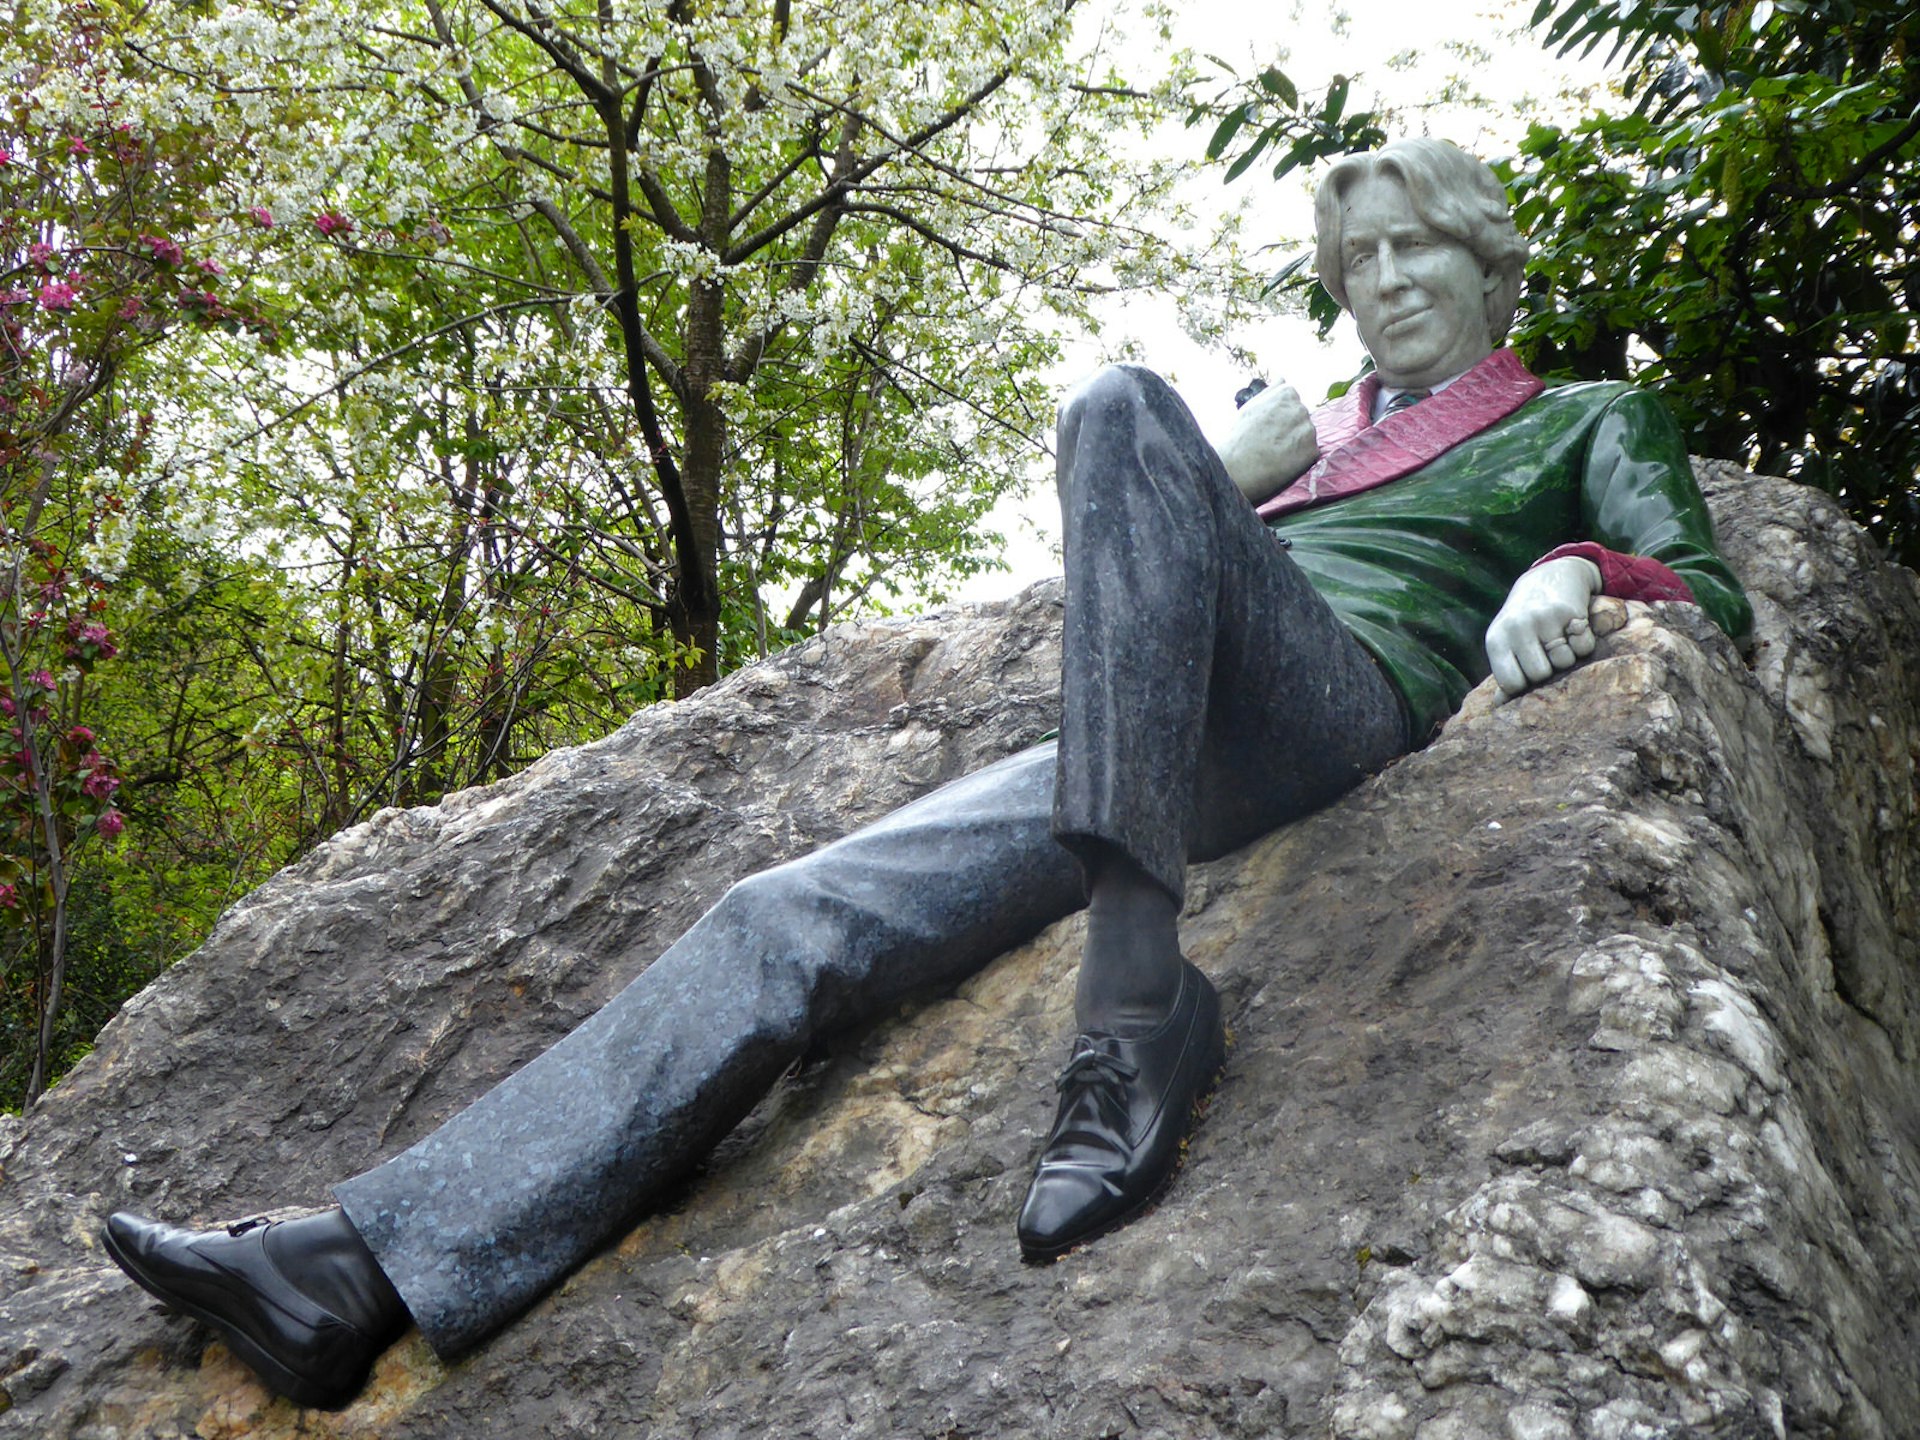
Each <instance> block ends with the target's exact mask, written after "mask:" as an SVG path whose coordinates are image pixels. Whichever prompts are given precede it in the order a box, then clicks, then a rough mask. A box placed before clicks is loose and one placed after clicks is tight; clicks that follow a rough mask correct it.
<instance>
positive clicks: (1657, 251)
mask: <svg viewBox="0 0 1920 1440" xmlns="http://www.w3.org/2000/svg"><path fill="white" fill-rule="evenodd" d="M1534 20H1535V24H1536V25H1538V26H1540V27H1541V28H1542V29H1543V32H1544V34H1545V36H1546V38H1547V39H1548V40H1549V42H1551V43H1557V44H1559V45H1561V46H1563V47H1574V46H1580V47H1584V48H1588V49H1591V48H1593V47H1596V46H1599V45H1602V44H1607V45H1609V46H1610V51H1609V53H1610V54H1612V55H1614V56H1616V57H1618V59H1619V61H1620V62H1621V63H1622V64H1624V65H1626V66H1627V67H1628V69H1627V86H1626V88H1627V92H1628V94H1629V97H1630V98H1631V97H1637V103H1636V104H1635V106H1634V108H1633V109H1632V110H1631V112H1630V113H1626V114H1616V115H1595V116H1592V117H1590V118H1588V119H1586V120H1584V121H1582V122H1580V123H1579V124H1577V125H1573V126H1570V127H1565V128H1559V127H1545V126H1536V127H1534V128H1533V129H1532V130H1531V131H1530V132H1529V134H1528V136H1527V138H1526V140H1525V142H1524V143H1523V145H1522V146H1521V151H1520V154H1519V156H1518V157H1516V158H1515V159H1514V160H1513V161H1512V162H1510V163H1509V164H1507V165H1505V166H1503V167H1498V168H1501V169H1502V170H1503V178H1505V179H1507V180H1508V181H1509V183H1510V185H1511V188H1512V191H1513V194H1514V196H1515V200H1516V213H1517V216H1518V218H1519V220H1520V222H1521V226H1522V229H1524V230H1526V231H1528V232H1529V233H1530V234H1531V235H1532V236H1533V237H1534V241H1535V247H1536V248H1535V255H1534V259H1533V263H1532V265H1531V266H1530V269H1529V277H1528V291H1527V295H1526V298H1525V300H1524V301H1523V305H1524V309H1523V313H1522V317H1521V322H1520V324H1519V326H1518V327H1517V330H1516V339H1517V342H1518V344H1519V346H1520V348H1521V349H1522V352H1523V353H1524V354H1525V355H1526V356H1527V357H1528V359H1529V360H1530V361H1531V362H1532V363H1534V364H1535V365H1536V366H1537V367H1538V368H1540V369H1542V370H1543V371H1545V372H1549V373H1556V374H1560V375H1565V376H1574V377H1580V378H1633V379H1637V380H1640V381H1642V382H1643V383H1650V384H1654V385H1657V386H1658V387H1659V389H1660V391H1661V393H1662V395H1663V396H1664V397H1665V398H1666V399H1667V401H1668V403H1669V404H1670V405H1672V407H1673V408H1674V410H1675V411H1676V413H1677V414H1678V415H1679V416H1680V418H1681V420H1682V423H1683V424H1684V425H1685V426H1686V428H1687V430H1688V432H1689V440H1690V443H1691V444H1692V446H1693V448H1694V449H1695V450H1696V451H1699V452H1701V453H1705V454H1712V455H1723V456H1727V457H1729V458H1733V459H1736V460H1739V461H1741V462H1743V463H1745V464H1747V465H1749V466H1751V467H1753V468H1755V469H1760V470H1765V471H1769V472H1772V473H1780V474H1786V475H1789V476H1792V477H1795V478H1798V479H1802V480H1805V481H1808V482H1810V483H1813V484H1816V485H1819V486H1820V487H1821V488H1823V489H1825V490H1828V491H1829V492H1831V493H1833V494H1834V495H1836V496H1838V497H1840V499H1841V500H1842V501H1843V502H1844V503H1845V504H1846V506H1847V508H1848V510H1849V512H1850V513H1851V514H1852V515H1853V516H1854V518H1855V519H1856V520H1858V521H1860V522H1861V523H1862V524H1864V525H1865V526H1867V528H1868V529H1869V530H1870V531H1871V532H1872V533H1873V534H1874V535H1875V536H1877V537H1878V538H1879V539H1880V540H1882V541H1883V542H1885V543H1886V544H1887V545H1889V546H1890V547H1891V548H1892V549H1893V551H1894V552H1895V554H1896V555H1897V556H1899V557H1900V558H1901V559H1903V560H1904V561H1905V562H1906V563H1908V564H1913V563H1915V561H1916V560H1920V504H1917V503H1916V499H1915V484H1916V479H1917V478H1920V368H1916V363H1915V362H1916V358H1920V357H1916V355H1915V353H1914V345H1913V322H1912V318H1911V317H1912V311H1913V307H1914V304H1915V302H1916V300H1920V270H1917V269H1916V254H1915V246H1916V235H1915V231H1914V226H1913V216H1914V214H1915V213H1916V209H1920V108H1917V107H1920V68H1916V65H1915V63H1914V60H1913V58H1912V49H1913V47H1914V45H1915V44H1916V42H1920V17H1917V16H1916V14H1915V12H1914V10H1913V9H1912V7H1911V6H1908V5H1894V4H1884V3H1882V4H1867V3H1862V4H1851V3H1843V4H1831V5H1811V4H1787V3H1780V4H1768V3H1760V4H1754V3H1743V4H1734V5H1674V4H1646V3H1642V4H1634V5H1625V6H1622V5H1616V4H1614V3H1612V0H1607V3H1604V4H1602V3H1597V0H1543V3H1542V4H1541V5H1540V6H1539V7H1538V9H1537V10H1536V11H1535V15H1534Z"/></svg>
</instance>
